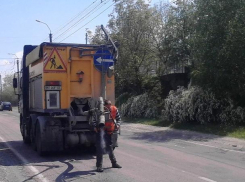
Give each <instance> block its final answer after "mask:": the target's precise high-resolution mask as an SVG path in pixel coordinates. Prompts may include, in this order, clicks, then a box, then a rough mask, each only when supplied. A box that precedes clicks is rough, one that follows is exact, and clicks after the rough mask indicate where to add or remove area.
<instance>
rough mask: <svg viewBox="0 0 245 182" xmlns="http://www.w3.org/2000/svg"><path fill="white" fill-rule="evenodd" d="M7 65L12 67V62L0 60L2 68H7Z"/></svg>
mask: <svg viewBox="0 0 245 182" xmlns="http://www.w3.org/2000/svg"><path fill="white" fill-rule="evenodd" d="M6 65H10V62H9V61H8V60H6V59H4V60H0V66H6Z"/></svg>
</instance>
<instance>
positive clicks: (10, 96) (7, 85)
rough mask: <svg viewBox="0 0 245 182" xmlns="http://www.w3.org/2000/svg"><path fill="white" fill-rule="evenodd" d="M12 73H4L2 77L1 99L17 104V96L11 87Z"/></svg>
mask: <svg viewBox="0 0 245 182" xmlns="http://www.w3.org/2000/svg"><path fill="white" fill-rule="evenodd" d="M12 79H13V75H6V76H5V77H4V78H3V88H2V89H3V90H2V95H1V98H2V101H7V102H11V103H12V105H17V103H18V97H17V96H16V95H15V93H14V88H13V80H12Z"/></svg>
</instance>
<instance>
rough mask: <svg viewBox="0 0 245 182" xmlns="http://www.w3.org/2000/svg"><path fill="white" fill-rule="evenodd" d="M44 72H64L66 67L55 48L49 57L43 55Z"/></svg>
mask: <svg viewBox="0 0 245 182" xmlns="http://www.w3.org/2000/svg"><path fill="white" fill-rule="evenodd" d="M43 71H44V72H66V65H65V63H64V61H63V60H62V58H61V56H60V54H59V52H58V51H57V49H56V48H53V50H52V51H51V54H50V55H49V57H47V55H46V53H44V65H43Z"/></svg>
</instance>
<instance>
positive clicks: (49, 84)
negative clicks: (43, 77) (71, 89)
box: [46, 81, 61, 86]
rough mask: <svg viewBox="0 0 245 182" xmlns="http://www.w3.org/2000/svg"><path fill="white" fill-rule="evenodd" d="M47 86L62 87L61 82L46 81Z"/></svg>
mask: <svg viewBox="0 0 245 182" xmlns="http://www.w3.org/2000/svg"><path fill="white" fill-rule="evenodd" d="M46 86H61V81H46Z"/></svg>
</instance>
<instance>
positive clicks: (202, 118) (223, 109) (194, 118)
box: [162, 87, 245, 124]
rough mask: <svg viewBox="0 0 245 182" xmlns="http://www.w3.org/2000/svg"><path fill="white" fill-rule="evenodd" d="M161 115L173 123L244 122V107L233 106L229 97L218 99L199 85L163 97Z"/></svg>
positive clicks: (180, 89)
mask: <svg viewBox="0 0 245 182" xmlns="http://www.w3.org/2000/svg"><path fill="white" fill-rule="evenodd" d="M162 116H163V118H164V119H165V120H169V121H172V122H173V123H176V122H179V123H184V122H194V123H199V124H207V123H224V124H227V123H230V124H231V123H232V124H237V123H245V109H243V108H241V107H234V105H233V103H232V101H231V100H230V99H223V100H218V99H217V98H215V96H214V94H213V93H212V92H210V91H204V90H203V89H202V88H200V87H191V88H189V89H185V88H183V87H180V88H179V89H177V90H176V91H171V92H170V94H169V96H168V97H167V98H166V99H165V105H164V110H163V114H162Z"/></svg>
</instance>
